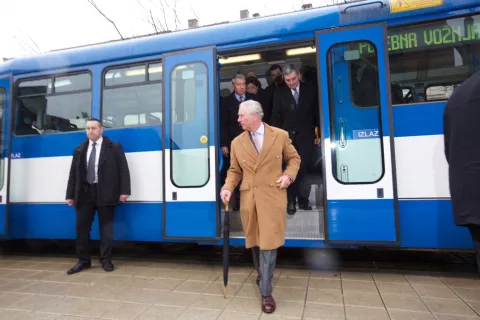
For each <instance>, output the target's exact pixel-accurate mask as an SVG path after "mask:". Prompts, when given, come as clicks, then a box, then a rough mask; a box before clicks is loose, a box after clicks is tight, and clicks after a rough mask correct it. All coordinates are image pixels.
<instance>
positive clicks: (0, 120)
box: [0, 88, 7, 189]
mask: <svg viewBox="0 0 480 320" xmlns="http://www.w3.org/2000/svg"><path fill="white" fill-rule="evenodd" d="M6 102H7V92H6V91H5V89H3V88H0V139H1V140H0V150H3V149H4V148H5V120H4V119H5V104H6ZM4 167H5V155H4V154H3V152H1V153H0V189H2V188H3V180H4V179H3V174H4V172H5V171H4V170H5V168H4Z"/></svg>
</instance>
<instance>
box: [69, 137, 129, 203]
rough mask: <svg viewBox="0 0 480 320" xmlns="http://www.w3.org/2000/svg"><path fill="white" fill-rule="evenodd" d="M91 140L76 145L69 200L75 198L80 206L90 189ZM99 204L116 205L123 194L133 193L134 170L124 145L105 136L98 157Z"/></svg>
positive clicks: (70, 176)
mask: <svg viewBox="0 0 480 320" xmlns="http://www.w3.org/2000/svg"><path fill="white" fill-rule="evenodd" d="M88 141H89V140H88V139H85V141H84V142H82V144H80V145H79V146H78V147H76V148H75V151H74V152H73V160H72V164H71V166H70V174H69V176H68V184H67V194H66V199H73V200H74V203H75V208H76V209H78V205H79V202H80V201H82V196H83V195H85V194H86V191H87V190H88V188H87V187H88V182H87V159H86V157H87V150H88ZM97 175H98V184H97V197H98V202H97V204H98V206H115V205H117V204H118V202H119V199H120V195H122V194H127V195H130V171H129V169H128V163H127V158H126V157H125V153H124V151H123V148H122V146H121V145H120V144H119V143H117V142H113V141H111V140H110V139H109V138H108V137H105V136H103V142H102V148H101V151H100V158H99V160H98V172H97Z"/></svg>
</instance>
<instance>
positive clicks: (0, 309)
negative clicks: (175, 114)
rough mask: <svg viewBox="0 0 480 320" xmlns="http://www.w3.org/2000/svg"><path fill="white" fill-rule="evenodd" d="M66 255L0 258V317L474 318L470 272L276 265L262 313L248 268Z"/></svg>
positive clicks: (476, 292) (479, 287) (476, 306)
mask: <svg viewBox="0 0 480 320" xmlns="http://www.w3.org/2000/svg"><path fill="white" fill-rule="evenodd" d="M74 263H75V259H71V258H53V257H32V256H10V255H4V256H0V320H31V319H42V320H54V319H55V320H82V319H83V320H87V319H121V320H156V319H158V320H173V319H175V320H258V319H271V320H283V319H285V320H287V319H297V320H300V319H304V320H316V319H319V320H320V319H322V320H323V319H324V320H345V319H347V320H383V319H392V320H435V319H436V320H473V319H480V316H479V315H480V282H479V281H478V280H477V279H478V278H473V277H470V278H468V277H463V278H462V277H459V276H457V277H453V276H449V277H440V276H431V275H430V276H428V275H412V274H393V273H392V272H390V273H384V272H382V273H380V272H378V273H372V272H361V271H358V272H355V271H351V270H349V271H338V272H336V271H315V270H308V269H301V268H295V269H293V268H292V269H290V268H286V267H283V266H282V267H281V268H277V270H276V272H275V276H274V285H275V286H274V292H273V296H274V298H275V300H276V302H277V310H276V312H275V313H274V314H273V315H267V314H263V313H262V312H261V308H260V296H259V292H258V288H257V286H256V284H255V279H256V272H255V270H254V269H253V267H245V266H232V267H231V269H230V273H229V275H230V276H229V286H228V293H229V295H228V297H227V299H225V298H224V296H223V277H222V268H221V266H220V265H205V264H201V263H186V262H178V263H177V262H169V261H165V262H159V261H148V260H134V259H128V260H120V261H114V263H115V266H116V270H115V271H114V272H112V273H106V272H104V271H103V269H102V268H100V266H99V265H98V264H97V265H94V267H92V269H90V270H87V271H84V272H81V273H79V274H75V275H71V276H68V275H66V274H65V271H66V270H67V269H68V268H70V267H72V265H73V264H74Z"/></svg>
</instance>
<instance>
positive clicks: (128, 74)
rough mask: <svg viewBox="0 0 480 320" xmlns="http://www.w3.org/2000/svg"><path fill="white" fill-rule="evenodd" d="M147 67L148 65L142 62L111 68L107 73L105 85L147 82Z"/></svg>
mask: <svg viewBox="0 0 480 320" xmlns="http://www.w3.org/2000/svg"><path fill="white" fill-rule="evenodd" d="M145 67H146V65H145V64H142V65H136V66H130V67H125V68H121V69H110V70H108V71H107V73H106V74H105V86H106V87H111V86H119V85H125V84H132V83H139V82H145V81H146V75H145Z"/></svg>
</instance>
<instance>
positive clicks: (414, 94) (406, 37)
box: [363, 15, 480, 104]
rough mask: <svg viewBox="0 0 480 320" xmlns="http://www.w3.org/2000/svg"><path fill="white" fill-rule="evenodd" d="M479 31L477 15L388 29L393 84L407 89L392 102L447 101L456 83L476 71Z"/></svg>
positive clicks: (478, 17)
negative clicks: (399, 98)
mask: <svg viewBox="0 0 480 320" xmlns="http://www.w3.org/2000/svg"><path fill="white" fill-rule="evenodd" d="M479 30H480V15H473V16H468V17H461V18H454V19H446V20H438V21H435V22H429V23H423V24H416V25H410V26H402V27H396V28H391V29H389V30H388V41H389V42H388V45H389V48H388V49H389V57H390V77H391V80H392V83H394V84H396V85H398V86H399V87H400V88H405V87H409V88H410V91H409V92H408V94H406V95H405V96H404V97H403V99H401V100H395V99H392V100H393V101H392V103H393V104H403V103H418V102H428V101H441V100H447V99H448V98H449V97H450V95H451V93H452V92H453V90H454V89H455V88H456V85H458V84H460V83H462V82H463V81H464V80H466V79H467V78H468V77H470V76H471V75H472V74H473V73H474V72H475V71H477V70H478V69H477V68H478V66H477V60H478V58H477V57H478V56H479V55H480V32H479ZM363 53H365V50H364V51H363ZM393 93H395V92H394V91H393V90H392V96H393Z"/></svg>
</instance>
